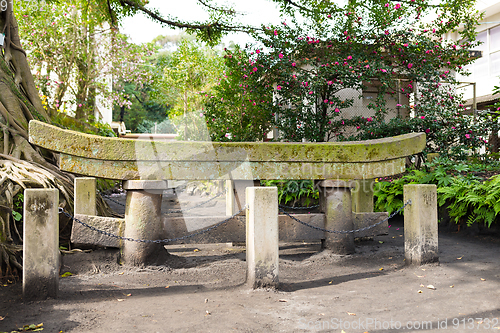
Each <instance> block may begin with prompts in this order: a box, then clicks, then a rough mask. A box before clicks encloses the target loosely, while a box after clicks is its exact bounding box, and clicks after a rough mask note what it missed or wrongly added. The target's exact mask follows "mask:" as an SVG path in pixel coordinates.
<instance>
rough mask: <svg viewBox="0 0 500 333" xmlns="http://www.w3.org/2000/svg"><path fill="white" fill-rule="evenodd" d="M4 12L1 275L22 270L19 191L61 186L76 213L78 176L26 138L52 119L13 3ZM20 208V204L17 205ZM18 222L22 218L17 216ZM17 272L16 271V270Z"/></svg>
mask: <svg viewBox="0 0 500 333" xmlns="http://www.w3.org/2000/svg"><path fill="white" fill-rule="evenodd" d="M7 4H8V5H7V6H8V7H7V10H5V11H3V12H0V28H1V29H2V31H3V32H4V33H5V41H4V45H3V53H2V54H0V127H1V128H2V135H0V147H2V151H1V152H2V153H3V154H0V279H1V278H2V277H5V276H13V275H14V276H15V275H16V273H17V274H20V273H21V271H22V267H21V265H20V264H19V259H20V256H19V254H20V250H21V246H20V245H19V244H20V243H21V242H22V230H21V229H22V219H21V221H16V219H15V218H14V215H15V214H16V213H15V209H16V208H17V209H18V210H21V212H22V209H20V206H22V205H21V204H20V202H21V201H20V198H21V197H20V194H22V193H23V190H24V189H26V188H30V187H45V188H50V187H52V188H57V189H59V191H60V193H61V195H60V198H61V199H60V200H61V201H60V206H62V207H64V208H65V209H66V210H67V211H69V212H70V213H72V212H73V181H74V176H73V175H71V174H68V173H64V172H62V171H60V170H59V168H58V167H57V166H56V165H55V163H54V162H55V158H54V156H53V155H52V154H51V153H49V152H44V151H42V150H41V149H39V148H38V147H34V146H32V145H31V144H30V143H29V142H28V123H29V121H30V120H32V119H36V120H41V121H45V122H50V118H49V115H48V113H47V112H46V111H45V109H44V108H43V106H42V103H41V100H40V96H39V94H38V90H37V88H36V86H35V83H34V79H33V76H32V74H31V71H30V68H29V66H28V62H27V59H26V53H25V52H24V50H23V49H22V46H21V43H20V39H19V33H18V25H17V21H16V19H15V17H14V15H13V11H12V2H10V1H8V2H7ZM16 206H17V207H16ZM108 209H109V207H107V205H106V204H105V203H104V201H102V199H100V200H99V205H98V211H99V213H100V214H103V215H108V214H107V212H108ZM16 216H17V220H19V215H16ZM69 222H70V221H64V220H63V219H61V223H60V227H61V228H64V229H68V225H69ZM16 270H17V272H16Z"/></svg>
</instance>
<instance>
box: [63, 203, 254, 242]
mask: <svg viewBox="0 0 500 333" xmlns="http://www.w3.org/2000/svg"><path fill="white" fill-rule="evenodd" d="M245 209H247V207H246V206H245V207H243V208H242V209H240V211H239V212H237V213H236V214H234V215H232V216H230V217H228V218H227V219H225V220H222V221H220V222H218V223H216V224H214V225H212V226H211V227H209V228H206V229H203V230H200V231H197V232H195V233H192V234H189V235H184V236H181V237H177V238H166V239H156V240H149V239H134V238H130V237H123V236H118V235H115V234H112V233H110V232H108V231H104V230H100V229H97V228H96V227H94V226H91V225H89V224H87V223H85V222H82V221H80V220H79V219H77V218H76V217H74V216H72V215H71V214H70V213H68V212H66V211H65V210H64V209H63V208H61V207H59V214H64V215H66V216H67V217H68V218H69V219H71V220H73V221H76V222H78V223H80V224H81V225H83V226H84V227H86V228H89V229H90V230H92V231H95V232H97V233H100V234H102V235H105V236H108V237H113V238H117V239H120V240H124V241H129V242H136V243H156V244H161V243H171V242H176V241H180V240H184V239H187V238H191V237H194V236H198V235H201V234H204V233H207V232H209V231H212V230H214V229H215V228H217V227H220V226H221V225H223V224H224V223H226V222H228V221H229V220H231V219H233V218H234V217H236V216H238V215H239V214H240V213H241V212H243V211H244V210H245Z"/></svg>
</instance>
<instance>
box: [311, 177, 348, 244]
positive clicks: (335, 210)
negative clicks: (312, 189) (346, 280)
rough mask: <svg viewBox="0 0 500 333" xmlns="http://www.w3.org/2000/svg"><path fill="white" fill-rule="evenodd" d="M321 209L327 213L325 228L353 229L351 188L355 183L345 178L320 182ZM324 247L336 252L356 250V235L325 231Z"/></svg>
mask: <svg viewBox="0 0 500 333" xmlns="http://www.w3.org/2000/svg"><path fill="white" fill-rule="evenodd" d="M317 185H318V186H319V191H320V200H319V204H320V210H321V212H323V213H324V214H325V229H328V230H353V229H354V222H353V216H352V199H351V188H352V187H354V186H355V184H354V183H353V182H351V181H343V180H323V181H320V182H318V184H317ZM321 244H322V248H323V249H326V250H329V251H331V252H333V253H335V254H352V253H354V252H355V247H354V235H353V234H352V233H347V234H338V233H330V232H325V238H324V239H323V240H322V243H321Z"/></svg>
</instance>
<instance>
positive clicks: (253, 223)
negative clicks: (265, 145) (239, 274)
mask: <svg viewBox="0 0 500 333" xmlns="http://www.w3.org/2000/svg"><path fill="white" fill-rule="evenodd" d="M246 202H247V206H248V209H247V213H246V215H247V223H246V260H247V265H248V270H247V284H248V285H250V286H251V287H252V288H265V287H273V288H276V287H278V283H279V279H278V260H279V254H278V252H279V246H278V241H279V233H278V188H277V187H247V189H246Z"/></svg>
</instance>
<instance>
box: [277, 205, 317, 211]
mask: <svg viewBox="0 0 500 333" xmlns="http://www.w3.org/2000/svg"><path fill="white" fill-rule="evenodd" d="M278 207H279V208H282V209H293V210H306V209H314V208H318V207H319V205H314V206H309V207H291V206H285V205H278Z"/></svg>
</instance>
